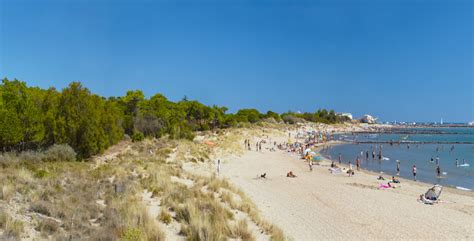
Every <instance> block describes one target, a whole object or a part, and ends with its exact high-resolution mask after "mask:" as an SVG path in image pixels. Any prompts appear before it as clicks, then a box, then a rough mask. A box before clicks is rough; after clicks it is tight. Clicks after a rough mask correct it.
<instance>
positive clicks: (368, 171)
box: [317, 141, 474, 194]
mask: <svg viewBox="0 0 474 241" xmlns="http://www.w3.org/2000/svg"><path fill="white" fill-rule="evenodd" d="M325 144H326V145H327V146H336V145H346V144H351V143H350V142H344V141H337V143H331V142H326V143H325ZM318 148H320V147H318ZM317 152H318V153H319V154H320V155H321V156H322V157H323V158H324V161H328V163H329V164H330V163H331V162H332V161H334V162H336V164H338V165H341V166H344V167H345V168H346V169H347V168H348V167H349V165H348V164H345V163H341V164H339V162H338V160H332V159H330V158H328V157H327V155H326V154H323V153H321V151H320V150H318V151H317ZM354 166H355V164H354ZM360 171H364V172H366V173H368V174H372V175H374V176H378V175H383V176H391V174H388V173H386V172H383V174H380V173H378V172H377V171H374V170H370V169H366V168H363V167H361V168H360ZM360 171H359V172H360ZM395 177H396V178H397V179H399V180H404V181H405V182H406V181H408V182H413V184H415V183H422V184H427V185H436V183H431V182H427V181H420V180H417V181H414V180H412V179H409V178H406V177H402V176H395ZM387 180H388V179H387ZM442 186H443V188H446V189H450V190H452V191H456V192H459V193H473V194H474V189H470V188H465V187H462V186H454V185H442ZM458 187H460V188H464V189H459V188H458ZM466 189H467V190H466Z"/></svg>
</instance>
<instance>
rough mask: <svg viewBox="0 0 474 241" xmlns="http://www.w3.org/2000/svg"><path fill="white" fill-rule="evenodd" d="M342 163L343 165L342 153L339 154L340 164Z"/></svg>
mask: <svg viewBox="0 0 474 241" xmlns="http://www.w3.org/2000/svg"><path fill="white" fill-rule="evenodd" d="M341 163H342V155H341V153H339V164H341Z"/></svg>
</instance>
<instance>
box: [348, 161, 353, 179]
mask: <svg viewBox="0 0 474 241" xmlns="http://www.w3.org/2000/svg"><path fill="white" fill-rule="evenodd" d="M348 172H349V176H352V173H353V172H354V171H353V170H352V163H351V162H349V171H348Z"/></svg>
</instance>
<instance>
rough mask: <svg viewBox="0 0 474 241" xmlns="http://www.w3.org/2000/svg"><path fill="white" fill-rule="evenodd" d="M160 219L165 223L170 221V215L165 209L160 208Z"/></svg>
mask: <svg viewBox="0 0 474 241" xmlns="http://www.w3.org/2000/svg"><path fill="white" fill-rule="evenodd" d="M160 221H161V222H163V223H165V224H170V223H171V215H170V214H169V213H168V212H166V211H165V210H161V214H160Z"/></svg>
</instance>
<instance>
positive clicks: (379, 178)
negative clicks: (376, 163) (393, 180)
mask: <svg viewBox="0 0 474 241" xmlns="http://www.w3.org/2000/svg"><path fill="white" fill-rule="evenodd" d="M377 180H385V178H383V177H382V175H380V176H379V177H377Z"/></svg>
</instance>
